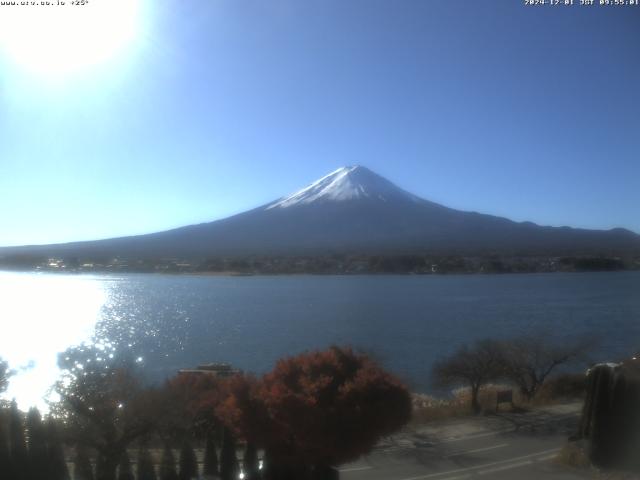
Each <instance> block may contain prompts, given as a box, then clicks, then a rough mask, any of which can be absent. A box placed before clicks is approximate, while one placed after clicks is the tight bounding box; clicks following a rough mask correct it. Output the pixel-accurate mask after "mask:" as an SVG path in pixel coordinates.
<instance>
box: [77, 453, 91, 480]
mask: <svg viewBox="0 0 640 480" xmlns="http://www.w3.org/2000/svg"><path fill="white" fill-rule="evenodd" d="M74 466H75V468H74V469H73V479H74V480H93V467H92V466H91V460H90V459H89V452H88V451H87V449H86V448H84V447H81V446H78V447H76V457H75V459H74Z"/></svg>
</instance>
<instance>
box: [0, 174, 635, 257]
mask: <svg viewBox="0 0 640 480" xmlns="http://www.w3.org/2000/svg"><path fill="white" fill-rule="evenodd" d="M409 252H420V253H429V254H441V255H450V254H470V255H485V254H502V255H620V254H627V253H631V254H638V253H640V235H637V234H635V233H633V232H631V231H629V230H625V229H621V228H616V229H612V230H606V231H605V230H585V229H575V228H569V227H545V226H539V225H536V224H533V223H531V222H522V223H518V222H514V221H511V220H508V219H506V218H501V217H496V216H492V215H485V214H480V213H476V212H465V211H460V210H454V209H451V208H447V207H445V206H442V205H439V204H437V203H433V202H430V201H428V200H425V199H422V198H420V197H417V196H415V195H413V194H411V193H409V192H407V191H405V190H403V189H401V188H399V187H397V186H396V185H394V184H393V183H391V182H390V181H388V180H386V179H385V178H383V177H381V176H379V175H377V174H376V173H374V172H372V171H371V170H369V169H367V168H365V167H362V166H350V167H343V168H339V169H338V170H335V171H334V172H331V173H330V174H328V175H326V176H324V177H322V178H320V179H319V180H317V181H315V182H314V183H312V184H311V185H309V186H307V187H305V188H303V189H301V190H299V191H297V192H295V193H293V194H291V195H288V196H285V197H282V198H280V199H278V200H275V201H273V202H271V203H268V204H266V205H263V206H261V207H258V208H255V209H253V210H250V211H247V212H244V213H241V214H238V215H234V216H232V217H229V218H225V219H222V220H217V221H213V222H210V223H203V224H199V225H191V226H186V227H181V228H177V229H174V230H169V231H165V232H159V233H152V234H147V235H140V236H134V237H122V238H115V239H107V240H99V241H90V242H75V243H67V244H59V245H45V246H27V247H11V248H0V256H2V255H5V256H6V255H14V254H41V255H50V256H70V255H73V256H76V257H87V258H88V257H98V256H119V257H121V258H137V259H144V258H159V257H165V258H166V257H174V258H175V257H177V258H207V257H214V256H234V255H299V254H301V255H316V254H318V255H319V254H329V253H366V254H384V253H409Z"/></svg>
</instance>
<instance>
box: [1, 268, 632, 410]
mask: <svg viewBox="0 0 640 480" xmlns="http://www.w3.org/2000/svg"><path fill="white" fill-rule="evenodd" d="M0 319H1V320H0V321H2V324H3V329H2V330H3V334H2V337H0V356H2V357H4V358H6V359H8V360H9V361H10V362H11V365H12V366H13V367H14V368H18V369H20V370H19V373H18V375H17V376H16V377H15V379H14V381H13V382H12V388H11V391H10V392H9V395H11V396H17V397H18V398H19V400H20V401H21V402H22V403H24V404H27V403H33V402H37V403H40V404H41V402H40V401H39V400H38V399H40V398H41V397H42V395H43V394H45V393H46V389H47V387H48V386H49V385H50V384H51V383H52V382H53V381H54V380H55V378H56V376H57V371H56V368H55V363H56V354H57V353H58V352H60V351H63V350H64V349H65V348H66V347H68V346H70V345H74V344H77V343H79V342H82V341H85V340H90V339H92V337H93V339H94V340H96V339H97V340H99V341H102V342H112V343H114V344H115V345H117V346H119V348H126V349H127V350H129V351H130V352H131V353H132V355H134V356H136V357H138V356H139V357H141V359H142V362H143V363H144V365H145V367H146V369H147V371H149V372H150V374H151V375H152V376H154V377H155V378H164V377H165V376H167V375H171V374H172V373H174V372H175V371H176V370H177V369H179V368H182V367H190V366H195V365H197V364H198V363H203V362H211V361H225V362H230V363H232V364H234V365H235V366H237V367H239V368H242V369H244V370H249V371H253V372H256V373H260V372H264V371H266V370H268V369H270V368H271V367H272V366H273V364H274V362H275V361H276V360H277V359H278V358H279V357H281V356H283V355H287V354H293V353H297V352H301V351H304V350H307V349H314V348H321V347H325V346H327V345H330V344H334V343H335V344H350V345H353V346H354V347H358V348H361V349H364V350H366V351H368V352H371V353H373V354H375V355H376V356H377V358H379V359H380V360H381V361H382V362H383V363H384V364H385V365H386V367H388V368H389V369H391V370H393V371H394V372H396V373H397V374H399V375H401V376H402V377H404V378H405V379H406V380H407V381H408V382H409V383H410V385H411V386H412V387H413V388H414V389H416V390H420V391H428V390H429V389H430V385H429V371H430V368H431V365H432V363H433V361H434V360H435V359H437V358H440V357H442V356H443V355H446V354H448V353H450V352H451V351H452V350H453V349H455V348H456V347H458V346H459V345H460V344H461V343H464V342H469V341H473V340H475V339H478V338H484V337H508V336H512V335H516V334H518V333H521V332H523V331H527V330H538V329H544V330H545V331H547V332H549V333H550V334H551V335H553V336H557V337H572V336H575V335H576V334H594V335H596V336H598V337H599V338H600V340H601V342H600V347H599V348H600V351H599V355H600V357H601V358H602V359H603V360H604V359H615V358H617V357H620V356H626V355H629V354H631V353H634V352H635V351H637V350H640V272H616V273H581V274H531V275H467V276H454V275H451V276H280V277H213V276H186V275H185V276H169V275H138V274H131V275H63V274H59V275H55V274H24V273H21V274H17V273H0Z"/></svg>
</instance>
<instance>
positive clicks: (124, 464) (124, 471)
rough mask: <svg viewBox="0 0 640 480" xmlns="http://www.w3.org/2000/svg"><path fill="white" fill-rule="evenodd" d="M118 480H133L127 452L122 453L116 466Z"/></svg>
mask: <svg viewBox="0 0 640 480" xmlns="http://www.w3.org/2000/svg"><path fill="white" fill-rule="evenodd" d="M118 480H135V476H134V475H133V469H132V468H131V459H130V458H129V454H128V453H127V452H124V453H123V454H122V458H120V464H119V465H118Z"/></svg>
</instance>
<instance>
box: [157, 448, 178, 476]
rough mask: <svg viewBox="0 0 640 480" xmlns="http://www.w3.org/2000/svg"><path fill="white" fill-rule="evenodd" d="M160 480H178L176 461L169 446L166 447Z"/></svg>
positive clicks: (163, 453)
mask: <svg viewBox="0 0 640 480" xmlns="http://www.w3.org/2000/svg"><path fill="white" fill-rule="evenodd" d="M160 480H178V472H176V461H175V458H174V456H173V451H172V450H171V448H169V445H167V446H165V447H164V452H162V461H161V462H160Z"/></svg>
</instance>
